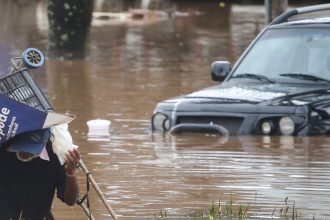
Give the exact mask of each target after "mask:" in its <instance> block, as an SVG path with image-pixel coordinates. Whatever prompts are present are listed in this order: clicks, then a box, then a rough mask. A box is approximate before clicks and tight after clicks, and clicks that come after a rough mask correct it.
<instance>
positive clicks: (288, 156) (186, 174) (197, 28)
mask: <svg viewBox="0 0 330 220" xmlns="http://www.w3.org/2000/svg"><path fill="white" fill-rule="evenodd" d="M146 2H147V1H142V3H141V4H142V5H144V4H145V3H146ZM242 2H243V1H242ZM245 2H249V1H245ZM262 2H263V1H261V3H262ZM304 2H305V3H304ZM310 2H312V3H315V1H310ZM96 3H97V4H96V7H95V10H96V11H107V7H110V8H112V9H113V10H114V9H116V10H117V11H122V10H126V9H127V8H128V7H134V6H136V5H138V3H139V2H138V1H104V2H102V1H96ZM109 3H116V4H115V5H112V6H109V5H110V4H109ZM238 3H239V1H236V4H234V3H233V4H229V3H227V5H223V4H219V1H183V0H181V1H180V0H177V1H168V2H167V1H163V5H161V7H163V9H170V11H173V9H176V11H175V12H174V13H172V16H171V17H166V16H165V17H164V15H162V16H154V17H153V18H152V19H149V20H143V19H142V20H138V21H134V20H118V19H110V20H106V19H105V20H104V19H103V20H94V21H93V26H92V28H91V36H90V44H89V51H88V54H89V58H88V59H86V60H75V61H66V60H63V59H51V58H49V59H47V61H46V65H45V66H44V67H43V68H42V69H40V70H36V71H34V72H33V73H34V77H35V79H36V80H38V82H39V83H40V85H41V86H42V88H43V89H44V90H45V91H47V93H48V96H49V99H50V101H51V103H52V104H53V106H54V108H55V110H56V111H57V112H70V113H74V114H76V116H77V118H76V119H75V120H74V121H73V122H72V123H71V124H70V131H71V133H72V135H73V137H74V140H75V142H76V144H78V145H79V146H80V148H79V149H80V152H81V154H82V158H83V161H84V162H85V164H86V165H87V167H88V168H89V169H90V171H91V172H92V174H93V176H94V178H95V180H96V182H97V183H98V184H99V186H100V188H101V190H102V191H103V193H104V195H105V197H106V198H107V199H108V202H109V204H110V205H111V207H112V208H113V210H114V211H115V213H116V214H117V215H118V217H119V218H120V219H154V218H155V216H160V213H161V212H162V213H164V212H165V211H166V213H167V215H169V216H171V217H173V219H177V218H179V217H180V216H181V217H183V218H184V216H193V215H194V213H201V212H203V211H207V210H208V208H209V207H210V206H211V204H212V202H213V201H215V202H218V201H219V200H220V202H221V204H222V205H223V206H224V205H225V203H226V202H227V201H229V200H230V198H231V197H232V199H233V201H234V203H235V204H236V206H238V204H243V205H249V210H250V211H249V212H250V215H251V216H257V217H259V218H261V219H265V218H266V217H270V215H271V214H272V213H273V212H274V214H275V215H276V213H278V212H279V211H280V209H281V208H283V207H285V202H284V200H285V198H286V197H288V205H289V206H291V207H292V206H293V204H295V208H297V209H298V214H299V216H302V217H301V219H313V218H314V219H325V218H327V219H329V218H330V210H329V202H330V199H329V198H330V169H329V168H330V162H329V155H330V137H327V136H322V137H271V138H270V137H250V136H245V137H230V138H223V137H214V136H204V135H184V136H170V135H167V134H165V135H162V134H152V133H151V132H150V129H149V126H150V117H151V115H152V111H153V109H154V107H155V105H156V103H157V102H159V101H161V100H163V99H166V98H170V97H173V96H176V95H180V94H184V93H189V92H192V91H194V90H197V89H201V88H204V87H206V86H210V85H213V84H214V82H212V81H211V79H210V75H209V70H210V64H211V62H212V61H214V60H230V61H232V62H234V61H235V60H236V59H237V57H238V56H239V54H241V52H242V51H243V50H244V48H245V47H246V46H247V45H248V43H249V42H250V40H251V39H252V38H253V37H254V36H255V35H256V34H257V33H258V32H259V31H260V30H261V29H262V28H263V26H264V20H263V11H264V10H263V7H262V6H261V5H249V6H242V5H239V4H238ZM301 4H302V5H307V4H308V3H307V2H306V1H302V2H301ZM44 6H45V5H44V1H41V0H40V1H27V0H26V1H24V0H21V1H13V0H3V1H2V4H1V8H0V12H1V15H0V18H1V20H0V24H1V26H0V30H1V35H0V44H1V45H0V46H1V52H2V55H1V56H2V57H6V56H7V55H6V53H7V54H9V55H10V56H14V55H19V54H20V53H21V51H22V50H23V49H24V48H26V47H31V46H33V47H38V48H40V49H41V50H42V51H44V52H45V54H46V55H47V19H46V17H45V16H46V14H45V10H44ZM220 6H224V7H220ZM155 7H158V6H157V5H156V6H155ZM1 59H2V63H5V60H6V59H4V58H1ZM96 118H102V119H107V120H110V121H111V122H112V124H111V138H110V140H105V141H92V140H89V139H88V137H87V131H88V130H87V125H86V122H87V121H88V120H91V119H96ZM79 180H80V185H81V191H82V194H84V193H85V192H86V184H85V183H86V182H85V181H86V178H85V176H84V175H83V172H81V171H80V172H79ZM91 188H92V187H91ZM89 200H90V207H91V210H92V214H93V215H94V217H95V219H98V220H102V219H111V217H110V215H109V213H108V212H107V211H106V209H105V208H104V206H103V204H102V202H101V201H100V199H99V197H98V196H97V194H96V193H95V192H94V191H93V190H92V189H91V190H90V193H89ZM275 208H276V209H275ZM274 209H275V211H274ZM53 210H54V214H55V216H56V217H57V219H63V220H76V219H86V216H85V214H84V213H83V212H82V210H81V209H80V207H79V206H75V207H73V208H71V207H67V206H64V205H62V204H60V202H59V201H58V200H57V199H55V203H54V207H53Z"/></svg>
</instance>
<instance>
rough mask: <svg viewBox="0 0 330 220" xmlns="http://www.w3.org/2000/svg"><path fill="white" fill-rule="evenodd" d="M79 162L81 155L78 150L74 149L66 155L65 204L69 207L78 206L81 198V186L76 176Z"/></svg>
mask: <svg viewBox="0 0 330 220" xmlns="http://www.w3.org/2000/svg"><path fill="white" fill-rule="evenodd" d="M79 160H80V153H79V151H78V150H77V149H73V150H71V151H69V152H68V153H67V154H66V158H65V166H64V168H65V172H66V186H65V191H64V202H65V203H66V204H67V205H69V206H72V205H74V204H76V202H77V199H78V196H79V185H78V180H77V176H76V168H77V165H78V163H79Z"/></svg>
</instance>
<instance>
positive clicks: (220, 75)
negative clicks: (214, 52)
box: [211, 61, 231, 81]
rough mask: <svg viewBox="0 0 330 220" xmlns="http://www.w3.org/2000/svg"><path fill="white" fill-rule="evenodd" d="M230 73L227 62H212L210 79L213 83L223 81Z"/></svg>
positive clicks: (229, 66) (229, 65)
mask: <svg viewBox="0 0 330 220" xmlns="http://www.w3.org/2000/svg"><path fill="white" fill-rule="evenodd" d="M230 71H231V64H230V62H228V61H214V62H213V63H212V65H211V78H212V80H213V81H223V80H224V79H225V78H226V77H227V76H228V74H229V72H230Z"/></svg>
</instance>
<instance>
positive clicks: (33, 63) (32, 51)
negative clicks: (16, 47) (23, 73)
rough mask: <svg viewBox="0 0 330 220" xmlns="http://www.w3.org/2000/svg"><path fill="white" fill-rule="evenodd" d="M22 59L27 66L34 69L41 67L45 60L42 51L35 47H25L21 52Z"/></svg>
mask: <svg viewBox="0 0 330 220" xmlns="http://www.w3.org/2000/svg"><path fill="white" fill-rule="evenodd" d="M22 59H23V62H24V64H25V65H26V67H27V68H30V69H36V68H39V67H41V66H42V65H43V64H44V62H45V57H44V55H43V54H42V52H41V51H40V50H38V49H36V48H27V49H26V50H24V52H23V53H22Z"/></svg>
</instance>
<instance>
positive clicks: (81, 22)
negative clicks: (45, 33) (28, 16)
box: [47, 0, 94, 58]
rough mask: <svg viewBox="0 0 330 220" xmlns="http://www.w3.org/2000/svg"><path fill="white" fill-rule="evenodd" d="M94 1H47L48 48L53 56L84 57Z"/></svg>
mask: <svg viewBox="0 0 330 220" xmlns="http://www.w3.org/2000/svg"><path fill="white" fill-rule="evenodd" d="M93 7H94V0H48V1H47V10H48V11H47V13H48V21H49V37H48V47H49V49H50V54H51V55H53V56H65V57H67V58H81V57H84V56H85V50H86V47H87V44H88V38H89V29H90V25H91V20H92V12H93Z"/></svg>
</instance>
